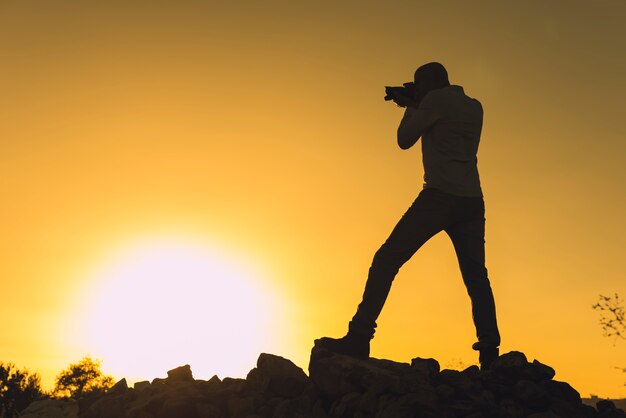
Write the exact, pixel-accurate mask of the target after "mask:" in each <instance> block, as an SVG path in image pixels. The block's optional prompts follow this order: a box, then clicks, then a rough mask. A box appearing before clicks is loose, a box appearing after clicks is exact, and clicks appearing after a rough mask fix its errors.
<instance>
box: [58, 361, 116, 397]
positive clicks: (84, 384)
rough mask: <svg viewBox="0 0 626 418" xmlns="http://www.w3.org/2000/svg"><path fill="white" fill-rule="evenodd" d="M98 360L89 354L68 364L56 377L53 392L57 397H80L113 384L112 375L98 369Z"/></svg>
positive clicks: (101, 390)
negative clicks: (106, 374) (76, 361)
mask: <svg viewBox="0 0 626 418" xmlns="http://www.w3.org/2000/svg"><path fill="white" fill-rule="evenodd" d="M100 363H101V362H100V361H99V360H94V359H92V358H91V357H89V356H86V357H83V358H82V359H81V360H80V361H79V362H78V363H76V364H70V366H69V367H68V368H67V369H65V370H63V371H62V372H61V373H60V374H59V375H58V376H57V378H56V383H55V386H54V390H53V393H54V395H55V396H57V397H70V398H74V399H77V398H80V397H83V396H86V395H90V394H93V393H97V392H104V391H105V390H106V389H108V388H110V387H111V386H113V383H114V382H113V377H111V376H105V375H104V374H102V372H101V371H100Z"/></svg>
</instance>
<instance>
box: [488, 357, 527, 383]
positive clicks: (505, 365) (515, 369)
mask: <svg viewBox="0 0 626 418" xmlns="http://www.w3.org/2000/svg"><path fill="white" fill-rule="evenodd" d="M527 366H528V360H527V359H526V355H525V354H524V353H522V352H519V351H510V352H508V353H505V354H502V355H501V356H500V357H498V358H497V359H495V360H494V361H493V363H492V364H491V370H492V371H493V372H494V373H495V374H497V375H498V376H500V377H501V378H504V379H508V380H509V381H513V380H518V379H520V378H522V377H523V374H524V369H525V368H526V367H527Z"/></svg>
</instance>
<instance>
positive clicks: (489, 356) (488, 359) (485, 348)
mask: <svg viewBox="0 0 626 418" xmlns="http://www.w3.org/2000/svg"><path fill="white" fill-rule="evenodd" d="M472 348H473V349H474V350H476V351H478V352H479V353H480V354H479V355H478V361H479V362H480V370H488V369H490V368H491V364H492V363H493V361H494V360H495V359H497V358H498V356H499V354H500V349H499V348H498V347H494V346H493V345H489V344H484V343H481V342H477V343H474V344H473V345H472Z"/></svg>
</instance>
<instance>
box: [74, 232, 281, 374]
mask: <svg viewBox="0 0 626 418" xmlns="http://www.w3.org/2000/svg"><path fill="white" fill-rule="evenodd" d="M88 282H89V283H90V284H89V285H88V286H87V288H86V290H84V293H83V295H82V297H81V305H82V309H84V312H85V315H84V317H83V319H82V320H81V321H80V326H79V327H80V329H78V330H74V332H75V333H74V335H75V336H76V338H77V339H78V340H79V341H80V342H78V341H77V344H83V345H85V349H87V350H88V351H89V352H91V353H93V354H94V355H96V356H97V357H99V358H101V359H103V361H104V362H105V364H106V366H107V369H109V370H110V371H111V372H113V373H114V374H116V375H125V376H128V377H129V378H130V379H131V380H133V379H134V380H138V379H151V378H153V377H157V376H161V375H163V372H164V370H165V369H166V368H167V367H170V368H173V367H175V366H178V365H181V364H187V363H188V364H191V365H192V366H193V368H194V371H195V372H196V375H198V376H205V377H207V378H208V377H210V376H212V375H213V374H218V375H220V376H245V374H246V372H247V371H249V370H250V369H251V368H252V367H253V366H254V362H255V360H256V357H257V356H258V354H259V353H260V352H262V351H263V350H265V349H267V347H268V344H269V343H270V342H271V340H272V339H275V338H277V337H278V336H277V335H276V333H274V334H272V327H271V325H272V323H276V321H277V314H278V313H279V312H278V309H279V308H278V302H279V301H277V300H276V298H275V296H274V295H272V294H271V293H270V291H269V289H268V288H267V287H266V286H265V287H264V286H263V283H262V282H261V277H260V276H259V274H258V273H256V272H254V271H252V270H251V269H248V268H247V266H246V263H245V262H242V260H237V261H236V262H235V260H233V259H232V257H231V256H229V255H228V254H225V253H224V252H223V251H218V250H216V249H213V248H209V247H208V246H201V245H199V244H197V243H194V242H191V241H189V242H184V241H181V240H174V239H161V240H155V239H151V240H149V241H147V242H142V243H135V244H133V246H132V247H131V248H126V249H124V250H122V251H119V252H118V253H116V255H115V256H113V257H112V259H111V260H109V261H108V262H106V265H103V266H99V267H98V268H97V269H96V272H95V273H94V275H93V277H90V278H89V280H88Z"/></svg>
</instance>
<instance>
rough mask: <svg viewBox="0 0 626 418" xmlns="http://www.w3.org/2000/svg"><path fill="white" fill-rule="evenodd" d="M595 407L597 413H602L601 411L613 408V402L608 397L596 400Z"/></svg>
mask: <svg viewBox="0 0 626 418" xmlns="http://www.w3.org/2000/svg"><path fill="white" fill-rule="evenodd" d="M596 408H598V412H599V413H603V412H607V411H611V410H613V409H616V408H615V404H614V403H613V402H612V401H609V400H608V399H604V400H601V401H598V402H597V403H596Z"/></svg>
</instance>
